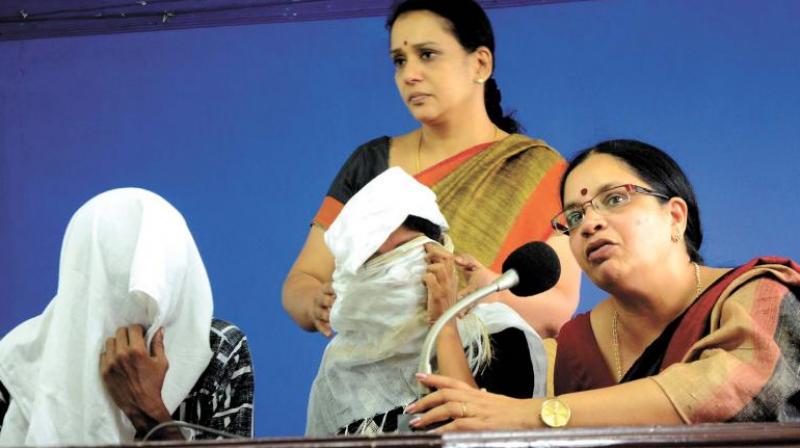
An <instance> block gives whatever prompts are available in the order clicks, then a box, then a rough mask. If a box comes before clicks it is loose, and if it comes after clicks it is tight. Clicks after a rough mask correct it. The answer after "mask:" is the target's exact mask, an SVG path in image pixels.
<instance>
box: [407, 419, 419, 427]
mask: <svg viewBox="0 0 800 448" xmlns="http://www.w3.org/2000/svg"><path fill="white" fill-rule="evenodd" d="M420 420H422V417H414V418H412V419H411V421H410V422H408V425H409V426H413V427H415V428H416V427H417V426H419V422H420Z"/></svg>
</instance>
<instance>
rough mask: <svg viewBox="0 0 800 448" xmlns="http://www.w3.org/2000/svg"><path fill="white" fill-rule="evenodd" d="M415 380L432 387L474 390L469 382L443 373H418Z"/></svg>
mask: <svg viewBox="0 0 800 448" xmlns="http://www.w3.org/2000/svg"><path fill="white" fill-rule="evenodd" d="M415 376H416V378H417V381H419V382H420V383H422V384H424V385H426V386H428V387H431V388H434V389H453V390H475V388H474V387H472V386H470V385H469V384H467V383H465V382H463V381H459V380H457V379H455V378H450V377H449V376H444V375H434V374H425V373H418V374H416V375H415Z"/></svg>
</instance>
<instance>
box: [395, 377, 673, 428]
mask: <svg viewBox="0 0 800 448" xmlns="http://www.w3.org/2000/svg"><path fill="white" fill-rule="evenodd" d="M420 381H421V382H422V383H423V384H425V385H427V386H429V387H433V388H436V389H438V390H437V391H436V392H434V393H432V394H430V395H428V396H426V397H425V398H423V399H421V400H419V401H418V402H417V403H415V404H413V405H412V406H409V407H408V408H407V411H406V412H423V411H427V412H426V413H425V414H424V415H422V416H421V417H420V418H419V420H416V421H414V422H412V426H414V427H417V428H424V427H426V426H428V425H430V424H432V423H434V422H439V421H444V420H447V419H450V418H452V419H455V420H454V421H453V422H452V423H449V424H447V425H445V426H442V427H441V428H439V429H437V430H436V431H437V432H447V431H464V430H483V429H495V430H497V429H531V428H541V427H543V426H544V424H543V423H542V421H541V419H540V417H539V410H540V409H541V405H542V402H543V401H544V399H542V398H535V399H517V398H510V397H506V396H503V395H496V394H491V393H488V392H484V391H480V390H476V389H474V388H473V387H471V386H470V385H468V384H466V383H463V382H459V381H456V380H453V379H452V378H446V377H443V376H438V375H430V376H427V377H421V378H420ZM559 399H560V400H562V401H563V402H564V403H566V404H567V406H568V407H569V408H570V410H571V411H572V417H571V419H570V421H569V426H571V427H575V426H632V425H679V424H682V423H683V421H682V420H681V418H680V416H679V415H678V412H677V411H676V410H675V408H674V407H673V406H672V403H671V402H670V401H669V399H668V398H667V397H666V395H665V394H664V392H663V391H662V390H661V388H660V387H659V386H658V385H657V384H656V383H655V382H654V381H652V380H650V379H647V378H645V379H642V380H637V381H632V382H630V383H624V384H619V385H616V386H612V387H607V388H603V389H596V390H591V391H584V392H576V393H572V394H567V395H562V396H560V397H559ZM465 409H466V410H467V412H466V415H465V413H464V410H465Z"/></svg>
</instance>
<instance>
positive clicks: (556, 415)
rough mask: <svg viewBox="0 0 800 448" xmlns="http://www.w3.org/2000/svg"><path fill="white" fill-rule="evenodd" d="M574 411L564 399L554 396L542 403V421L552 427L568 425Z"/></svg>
mask: <svg viewBox="0 0 800 448" xmlns="http://www.w3.org/2000/svg"><path fill="white" fill-rule="evenodd" d="M570 416H572V412H571V411H570V409H569V408H568V407H567V405H566V404H564V402H563V401H561V400H558V399H555V398H552V399H550V400H547V401H545V402H544V403H542V413H541V417H542V421H543V422H544V424H545V425H547V426H550V427H552V428H560V427H562V426H566V425H567V422H569V418H570Z"/></svg>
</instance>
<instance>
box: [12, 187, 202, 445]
mask: <svg viewBox="0 0 800 448" xmlns="http://www.w3.org/2000/svg"><path fill="white" fill-rule="evenodd" d="M212 307H213V305H212V300H211V286H210V284H209V281H208V276H207V274H206V271H205V267H204V266H203V262H202V260H201V259H200V254H199V252H198V251H197V247H196V246H195V243H194V240H193V239H192V236H191V234H190V233H189V229H188V227H187V226H186V222H185V221H184V220H183V217H182V216H181V215H180V213H178V211H177V210H175V208H173V207H172V206H171V205H170V204H169V203H167V202H166V201H165V200H164V199H162V198H161V197H159V196H157V195H156V194H154V193H151V192H149V191H146V190H142V189H138V188H124V189H117V190H111V191H108V192H105V193H102V194H100V195H98V196H96V197H94V198H92V199H91V200H90V201H89V202H87V203H86V204H84V205H83V206H82V207H81V208H80V209H79V210H78V211H77V212H75V215H74V216H73V217H72V220H70V223H69V225H68V226H67V231H66V233H65V235H64V242H63V246H62V248H61V262H60V267H59V279H58V292H57V293H56V296H55V297H54V298H53V300H52V301H51V302H50V304H49V305H48V306H47V308H46V309H45V311H44V313H42V314H41V315H39V316H36V317H34V318H32V319H30V320H28V321H26V322H24V323H22V324H21V325H19V326H18V327H16V328H15V329H14V330H12V331H11V332H10V333H9V334H8V335H6V336H5V337H4V338H3V339H2V340H0V381H2V383H3V384H4V385H5V386H6V388H7V389H8V391H9V393H10V394H11V397H12V401H11V405H10V407H9V410H8V413H7V414H6V417H5V421H4V423H3V429H2V433H0V445H22V444H24V445H53V444H58V445H95V444H117V443H127V442H131V441H132V440H133V437H134V433H135V431H134V428H133V426H132V425H131V423H130V422H129V421H128V419H127V418H126V417H125V416H124V414H123V413H122V411H120V410H119V408H118V407H117V406H116V405H115V404H114V402H113V401H112V399H111V397H110V396H109V395H108V393H107V392H106V390H105V386H104V385H103V382H102V379H101V377H100V365H99V361H100V353H101V352H102V351H103V349H104V341H105V339H106V338H109V337H111V336H113V335H114V333H115V331H116V329H117V328H118V327H121V326H125V325H131V324H141V325H143V326H144V327H145V328H146V329H147V334H146V339H147V344H148V346H149V344H150V341H151V340H152V338H153V335H154V334H155V332H156V331H157V330H158V328H159V327H164V330H165V334H164V346H165V351H166V356H167V359H169V369H168V370H167V375H166V378H165V380H164V386H163V389H162V398H163V400H164V404H165V405H166V407H167V409H168V410H169V411H170V412H173V411H174V410H175V409H176V408H177V407H178V405H179V404H180V403H181V401H182V400H183V399H184V398H185V397H186V395H187V394H188V393H189V391H190V390H191V388H192V387H193V386H194V383H195V382H196V381H197V379H198V378H199V377H200V375H201V374H202V372H203V370H204V369H205V368H206V366H207V365H208V362H209V361H210V359H211V355H212V353H211V349H210V347H209V342H208V340H209V339H208V338H209V332H210V327H211V314H212Z"/></svg>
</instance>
